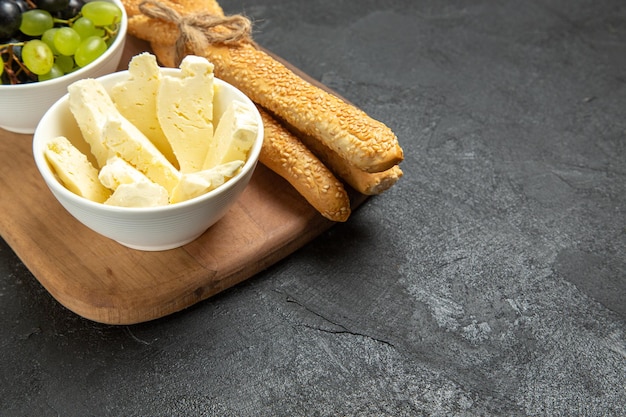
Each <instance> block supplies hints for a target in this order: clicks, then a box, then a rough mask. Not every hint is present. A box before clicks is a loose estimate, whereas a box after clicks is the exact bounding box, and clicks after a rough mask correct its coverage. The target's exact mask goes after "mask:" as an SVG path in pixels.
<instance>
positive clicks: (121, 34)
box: [0, 0, 128, 91]
mask: <svg viewBox="0 0 626 417" xmlns="http://www.w3.org/2000/svg"><path fill="white" fill-rule="evenodd" d="M92 1H95V0H87V2H88V3H89V2H92ZM105 1H108V2H109V3H115V4H116V5H117V6H118V7H119V8H120V9H121V10H122V21H121V22H120V24H119V28H118V32H117V36H115V39H114V40H113V43H112V44H111V45H110V46H109V47H108V48H107V50H106V51H104V53H103V54H102V55H100V56H99V57H98V58H96V60H95V61H93V62H90V63H89V64H88V65H86V66H84V67H82V68H79V69H77V70H76V71H73V72H70V73H69V74H64V75H62V76H61V77H58V78H52V79H50V80H45V81H37V82H32V83H26V84H0V91H24V90H29V89H35V88H38V87H49V86H51V85H53V84H63V83H66V82H68V81H69V80H72V81H70V82H73V80H77V79H80V78H85V77H84V74H85V73H86V72H89V71H91V70H92V69H93V67H95V66H96V65H98V64H100V63H101V62H103V61H106V60H108V59H109V58H110V57H111V55H113V54H114V53H115V51H117V48H118V47H119V46H120V45H121V44H122V43H125V42H126V34H127V32H128V15H127V13H126V8H125V7H124V3H122V0H105Z"/></svg>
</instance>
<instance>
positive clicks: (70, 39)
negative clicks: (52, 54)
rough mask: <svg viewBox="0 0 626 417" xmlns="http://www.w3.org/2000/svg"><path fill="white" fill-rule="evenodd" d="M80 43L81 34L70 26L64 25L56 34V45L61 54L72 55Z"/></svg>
mask: <svg viewBox="0 0 626 417" xmlns="http://www.w3.org/2000/svg"><path fill="white" fill-rule="evenodd" d="M78 45H80V35H79V34H78V32H76V31H75V30H74V29H72V28H70V27H62V28H59V30H57V31H56V33H55V34H54V46H55V47H56V50H57V51H59V54H61V55H65V56H72V55H74V53H76V49H77V48H78Z"/></svg>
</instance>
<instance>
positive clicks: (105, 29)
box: [0, 0, 122, 84]
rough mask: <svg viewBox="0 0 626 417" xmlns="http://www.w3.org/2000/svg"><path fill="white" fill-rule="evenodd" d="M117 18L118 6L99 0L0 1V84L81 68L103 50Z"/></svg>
mask: <svg viewBox="0 0 626 417" xmlns="http://www.w3.org/2000/svg"><path fill="white" fill-rule="evenodd" d="M121 19H122V11H121V10H120V8H119V7H118V6H116V5H115V4H113V3H109V2H107V1H103V0H95V1H89V2H87V1H85V0H0V57H1V59H0V83H1V84H25V83H30V82H36V81H45V80H49V79H52V78H57V77H60V76H62V75H64V74H67V73H70V72H72V71H74V70H76V69H78V68H81V67H84V66H85V65H87V64H89V63H91V62H93V61H94V60H95V59H96V58H98V57H99V56H100V55H102V54H103V53H104V52H105V51H106V50H107V49H108V48H109V46H110V45H111V43H112V42H113V40H114V39H115V37H116V35H117V32H118V27H119V24H120V22H121Z"/></svg>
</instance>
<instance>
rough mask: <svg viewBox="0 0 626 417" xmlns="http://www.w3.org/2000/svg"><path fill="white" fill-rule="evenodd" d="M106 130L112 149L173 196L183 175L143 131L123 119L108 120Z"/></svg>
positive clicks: (106, 140) (108, 142)
mask: <svg viewBox="0 0 626 417" xmlns="http://www.w3.org/2000/svg"><path fill="white" fill-rule="evenodd" d="M102 130H103V134H104V137H105V143H106V145H107V146H108V147H109V149H111V150H113V151H115V152H116V153H117V154H118V155H119V156H120V157H121V158H122V159H124V160H126V162H128V163H129V164H131V165H133V166H134V167H135V168H137V169H138V170H139V171H141V172H142V173H143V174H144V175H145V176H146V177H148V178H149V179H150V180H152V181H154V182H155V183H157V184H159V185H161V186H163V187H164V188H165V189H166V190H167V192H168V193H171V192H172V190H173V189H174V187H175V186H176V185H177V184H178V181H179V179H180V172H179V171H178V170H177V169H176V167H174V165H172V163H171V162H170V161H168V159H167V158H166V157H165V156H163V154H162V153H161V152H159V150H158V149H157V147H156V146H155V145H154V144H153V143H152V142H150V140H149V139H148V138H147V137H146V136H145V135H144V134H143V133H141V131H140V130H139V129H137V128H136V127H135V126H134V125H133V124H132V123H130V122H128V121H127V120H126V119H124V118H122V117H121V116H120V117H119V118H115V117H110V118H109V119H107V121H106V122H105V124H104V126H103V129H102Z"/></svg>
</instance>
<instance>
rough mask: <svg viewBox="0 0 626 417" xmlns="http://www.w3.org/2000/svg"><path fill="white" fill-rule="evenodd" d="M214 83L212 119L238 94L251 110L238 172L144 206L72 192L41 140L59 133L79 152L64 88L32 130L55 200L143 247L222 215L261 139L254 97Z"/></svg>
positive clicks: (154, 247)
mask: <svg viewBox="0 0 626 417" xmlns="http://www.w3.org/2000/svg"><path fill="white" fill-rule="evenodd" d="M161 70H162V71H163V72H164V74H175V73H177V72H179V71H180V70H179V69H176V68H162V69H161ZM127 78H128V71H119V72H116V73H113V74H109V75H105V76H103V77H100V78H98V80H99V81H101V82H102V84H103V85H104V87H105V88H107V89H110V88H112V87H113V85H115V84H117V83H118V82H120V81H122V80H126V79H127ZM215 85H216V92H215V97H214V102H213V103H214V117H215V123H216V122H217V120H219V118H220V117H221V115H222V114H223V112H224V110H225V109H226V107H227V105H228V104H229V103H230V102H232V101H233V100H239V101H242V102H243V103H245V104H246V105H247V106H248V107H249V108H250V109H251V110H252V111H253V112H254V114H255V116H256V119H257V124H258V126H259V129H258V134H257V137H256V139H255V142H254V144H253V146H252V149H251V150H250V152H249V155H248V159H247V161H246V162H245V164H244V165H243V167H242V168H241V169H240V172H239V173H238V174H237V175H235V176H234V177H233V178H231V179H230V180H228V181H227V182H226V183H224V184H223V185H221V186H219V187H218V188H216V189H215V190H213V191H210V192H208V193H206V194H204V195H201V196H198V197H195V198H193V199H191V200H187V201H183V202H181V203H176V204H171V205H168V206H162V207H149V208H127V207H115V206H109V205H105V204H101V203H96V202H93V201H90V200H88V199H86V198H83V197H80V196H78V195H76V194H74V193H72V192H71V191H69V190H68V189H67V188H65V187H64V186H63V185H62V184H61V183H60V182H59V180H58V179H57V177H56V175H55V174H54V172H53V170H52V169H51V167H50V166H49V164H48V162H47V160H46V158H45V156H44V149H45V144H46V142H47V141H48V140H50V139H52V138H54V137H56V136H61V135H62V136H66V137H67V138H68V139H69V140H70V141H72V142H74V144H75V146H76V147H78V148H79V149H81V150H82V151H83V152H85V151H86V149H85V144H84V140H83V139H82V135H81V134H80V130H79V128H78V126H77V124H76V121H75V119H74V117H73V116H72V113H71V112H70V110H69V101H68V95H67V94H66V95H65V96H63V97H62V98H61V99H60V100H59V101H57V102H56V103H55V104H53V105H52V107H51V108H50V109H49V110H48V111H47V112H46V113H45V114H44V116H43V118H42V119H41V122H40V123H39V125H38V126H37V129H36V130H35V134H34V137H33V154H34V158H35V163H36V165H37V168H38V169H39V172H40V173H41V176H42V177H43V179H44V181H45V182H46V184H47V186H48V188H49V189H50V191H52V194H54V196H55V197H56V198H57V200H58V201H59V202H60V203H61V205H62V206H63V207H65V209H66V210H67V211H68V212H69V213H70V214H71V215H72V216H74V217H75V218H76V219H78V220H79V221H80V222H81V223H83V224H84V225H85V226H87V227H89V228H90V229H92V230H94V231H95V232H98V233H100V234H101V235H103V236H106V237H108V238H110V239H113V240H115V241H117V242H119V243H121V244H122V245H124V246H127V247H129V248H133V249H138V250H145V251H159V250H167V249H173V248H176V247H179V246H182V245H184V244H186V243H189V242H191V241H193V240H195V239H196V238H198V237H199V236H200V235H202V234H203V233H204V232H205V231H206V230H207V229H208V228H209V227H211V226H212V225H213V224H214V223H216V222H217V221H218V220H219V219H220V218H222V216H224V214H226V212H227V211H228V209H229V208H230V206H231V205H232V204H233V203H234V202H235V201H236V200H237V198H238V197H239V195H240V194H241V193H242V192H243V190H244V188H245V187H246V186H247V185H248V182H249V181H250V178H251V177H252V174H253V172H254V169H255V167H256V164H257V161H258V158H259V153H260V152H261V146H262V144H263V121H262V120H261V115H260V114H259V111H258V110H257V108H256V106H255V105H254V103H252V101H251V100H250V99H249V98H248V97H247V96H246V95H244V94H243V93H242V92H241V91H240V90H238V89H237V88H235V87H233V86H232V85H230V84H228V83H226V82H225V81H222V80H219V79H215ZM76 138H78V139H76ZM81 141H82V142H83V143H80V142H81Z"/></svg>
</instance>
